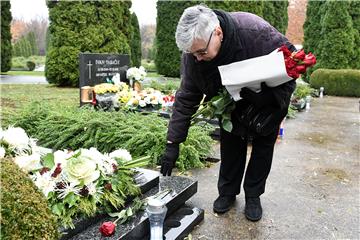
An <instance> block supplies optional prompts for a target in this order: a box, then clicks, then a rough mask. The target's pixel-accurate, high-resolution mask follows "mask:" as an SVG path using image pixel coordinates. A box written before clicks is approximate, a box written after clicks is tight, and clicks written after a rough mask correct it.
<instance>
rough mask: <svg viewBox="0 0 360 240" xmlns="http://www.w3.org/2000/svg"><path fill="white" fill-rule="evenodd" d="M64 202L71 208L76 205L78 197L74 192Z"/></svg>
mask: <svg viewBox="0 0 360 240" xmlns="http://www.w3.org/2000/svg"><path fill="white" fill-rule="evenodd" d="M63 202H64V203H67V204H69V207H70V208H71V207H72V206H74V205H75V204H76V195H75V194H74V193H73V192H71V193H68V194H67V195H66V197H65V198H64V201H63Z"/></svg>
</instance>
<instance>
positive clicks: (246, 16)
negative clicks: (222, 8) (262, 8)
mask: <svg viewBox="0 0 360 240" xmlns="http://www.w3.org/2000/svg"><path fill="white" fill-rule="evenodd" d="M230 16H231V17H232V18H233V19H234V20H235V23H236V27H237V28H238V29H239V30H249V31H258V30H261V29H263V28H268V27H269V26H271V25H270V24H269V23H268V22H267V21H265V20H264V19H263V18H261V17H259V16H258V15H256V14H253V13H249V12H231V13H230Z"/></svg>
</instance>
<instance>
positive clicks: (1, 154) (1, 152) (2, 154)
mask: <svg viewBox="0 0 360 240" xmlns="http://www.w3.org/2000/svg"><path fill="white" fill-rule="evenodd" d="M5 153H6V151H5V149H4V148H3V147H0V158H4V157H5Z"/></svg>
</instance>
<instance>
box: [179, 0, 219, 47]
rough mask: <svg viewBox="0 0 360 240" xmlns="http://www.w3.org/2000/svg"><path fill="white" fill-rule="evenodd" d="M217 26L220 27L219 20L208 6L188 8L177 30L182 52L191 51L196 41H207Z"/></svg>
mask: <svg viewBox="0 0 360 240" xmlns="http://www.w3.org/2000/svg"><path fill="white" fill-rule="evenodd" d="M217 26H220V22H219V19H218V18H217V16H216V14H215V13H214V11H213V10H211V9H210V8H208V7H207V6H205V5H203V4H201V5H196V6H193V7H189V8H186V9H185V10H184V12H183V14H182V15H181V18H180V20H179V22H178V25H177V28H176V33H175V38H176V44H177V46H178V48H179V49H180V50H182V51H190V49H191V46H192V44H193V41H194V40H195V39H202V40H204V41H206V40H207V39H208V38H209V36H210V34H211V33H212V32H213V31H214V30H215V28H216V27H217Z"/></svg>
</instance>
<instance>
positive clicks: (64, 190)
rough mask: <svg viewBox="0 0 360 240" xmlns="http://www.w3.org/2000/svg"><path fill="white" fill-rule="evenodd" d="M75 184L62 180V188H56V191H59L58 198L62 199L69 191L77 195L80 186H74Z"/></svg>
mask: <svg viewBox="0 0 360 240" xmlns="http://www.w3.org/2000/svg"><path fill="white" fill-rule="evenodd" d="M76 185H77V184H75V183H73V182H70V183H68V182H63V186H64V188H62V189H56V192H58V193H59V198H61V199H64V198H65V197H66V196H67V195H68V194H69V193H74V194H76V195H79V192H80V190H81V188H80V187H77V186H76Z"/></svg>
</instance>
